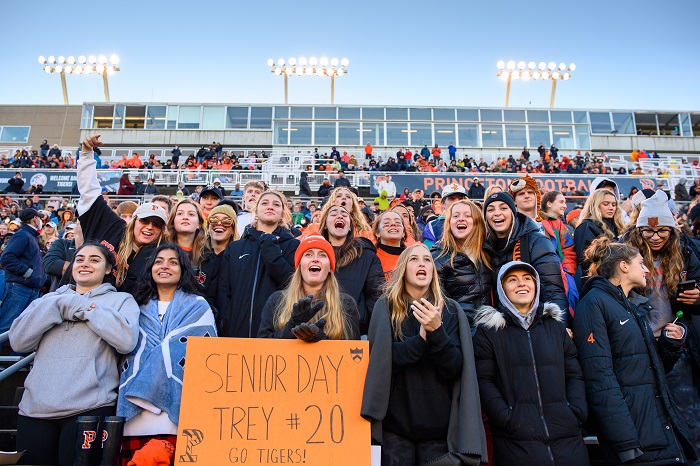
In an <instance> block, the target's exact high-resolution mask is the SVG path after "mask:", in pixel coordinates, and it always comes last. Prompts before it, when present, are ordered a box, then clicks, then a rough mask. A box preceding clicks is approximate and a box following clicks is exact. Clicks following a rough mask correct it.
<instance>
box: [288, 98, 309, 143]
mask: <svg viewBox="0 0 700 466" xmlns="http://www.w3.org/2000/svg"><path fill="white" fill-rule="evenodd" d="M292 108H294V107H292ZM309 108H311V107H309ZM289 143H290V144H306V145H311V122H309V121H292V122H291V127H290V128H289Z"/></svg>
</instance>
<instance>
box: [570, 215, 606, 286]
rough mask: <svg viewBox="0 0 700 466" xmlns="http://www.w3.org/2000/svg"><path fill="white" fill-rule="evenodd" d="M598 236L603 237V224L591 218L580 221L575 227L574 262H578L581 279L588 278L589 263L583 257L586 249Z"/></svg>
mask: <svg viewBox="0 0 700 466" xmlns="http://www.w3.org/2000/svg"><path fill="white" fill-rule="evenodd" d="M600 236H605V231H603V224H602V223H600V222H599V221H598V220H594V219H592V218H586V219H584V220H582V221H581V223H579V224H578V226H577V227H576V230H574V250H575V251H576V262H578V264H579V266H580V267H581V271H582V276H583V277H588V268H589V267H590V266H591V263H590V262H588V261H587V260H586V256H585V255H584V254H585V252H586V249H588V246H590V245H591V243H592V242H593V240H595V239H596V238H598V237H600Z"/></svg>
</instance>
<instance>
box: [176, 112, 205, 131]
mask: <svg viewBox="0 0 700 466" xmlns="http://www.w3.org/2000/svg"><path fill="white" fill-rule="evenodd" d="M201 110H202V107H185V106H181V107H180V111H179V114H178V119H177V129H199V114H200V113H201Z"/></svg>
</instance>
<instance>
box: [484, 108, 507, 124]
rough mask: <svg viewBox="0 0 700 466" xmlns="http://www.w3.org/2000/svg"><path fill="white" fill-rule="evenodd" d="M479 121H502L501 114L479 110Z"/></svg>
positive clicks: (496, 111)
mask: <svg viewBox="0 0 700 466" xmlns="http://www.w3.org/2000/svg"><path fill="white" fill-rule="evenodd" d="M481 121H503V112H501V111H500V110H481Z"/></svg>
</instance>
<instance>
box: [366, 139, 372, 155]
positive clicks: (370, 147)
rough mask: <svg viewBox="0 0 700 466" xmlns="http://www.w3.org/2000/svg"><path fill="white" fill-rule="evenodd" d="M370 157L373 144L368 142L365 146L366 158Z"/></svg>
mask: <svg viewBox="0 0 700 466" xmlns="http://www.w3.org/2000/svg"><path fill="white" fill-rule="evenodd" d="M370 155H372V144H370V143H369V142H368V143H367V145H366V146H365V157H366V158H369V156H370Z"/></svg>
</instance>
